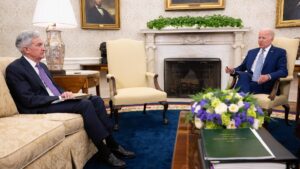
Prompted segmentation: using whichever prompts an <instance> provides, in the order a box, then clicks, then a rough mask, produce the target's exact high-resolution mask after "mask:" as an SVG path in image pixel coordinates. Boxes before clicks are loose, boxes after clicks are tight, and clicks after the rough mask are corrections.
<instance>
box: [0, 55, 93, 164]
mask: <svg viewBox="0 0 300 169" xmlns="http://www.w3.org/2000/svg"><path fill="white" fill-rule="evenodd" d="M14 59H16V58H8V57H0V70H1V73H0V97H1V101H0V168H1V169H8V168H9V169H18V168H30V169H31V168H34V169H35V168H36V169H47V168H49V169H50V168H51V169H56V168H59V169H67V168H83V166H84V164H85V163H86V161H87V160H88V159H90V157H91V156H92V155H93V154H95V153H96V151H97V150H96V147H95V146H94V144H93V143H92V142H91V140H90V139H89V138H88V137H87V134H86V132H85V130H84V129H83V120H82V118H81V115H78V114H70V113H63V112H57V113H53V114H32V115H28V114H19V113H18V111H17V108H16V105H15V103H14V101H13V99H12V97H11V95H10V93H9V89H8V88H7V85H6V82H5V69H6V66H7V65H8V64H9V63H10V62H11V61H12V60H14Z"/></svg>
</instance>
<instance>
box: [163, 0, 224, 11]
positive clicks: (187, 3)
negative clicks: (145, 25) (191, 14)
mask: <svg viewBox="0 0 300 169" xmlns="http://www.w3.org/2000/svg"><path fill="white" fill-rule="evenodd" d="M224 8H225V0H165V10H166V11H172V10H202V9H203V10H206V9H224Z"/></svg>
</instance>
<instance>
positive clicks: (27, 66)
mask: <svg viewBox="0 0 300 169" xmlns="http://www.w3.org/2000/svg"><path fill="white" fill-rule="evenodd" d="M21 63H22V65H23V66H24V68H25V70H26V71H27V72H28V73H29V74H30V76H29V77H30V78H32V80H33V81H35V82H37V83H39V85H40V86H41V87H43V88H44V89H45V90H46V88H45V85H44V84H43V82H42V80H41V79H40V77H39V76H38V74H37V73H36V72H35V70H34V69H33V67H32V66H31V65H30V64H29V63H28V61H27V60H26V59H25V58H24V56H22V57H21Z"/></svg>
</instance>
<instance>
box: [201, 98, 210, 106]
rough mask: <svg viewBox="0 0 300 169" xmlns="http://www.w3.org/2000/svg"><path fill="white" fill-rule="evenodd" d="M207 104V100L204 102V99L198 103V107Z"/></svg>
mask: <svg viewBox="0 0 300 169" xmlns="http://www.w3.org/2000/svg"><path fill="white" fill-rule="evenodd" d="M207 103H208V101H207V100H205V99H204V100H201V101H200V106H201V107H204V106H205V105H206V104H207Z"/></svg>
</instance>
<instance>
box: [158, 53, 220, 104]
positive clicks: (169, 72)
mask: <svg viewBox="0 0 300 169" xmlns="http://www.w3.org/2000/svg"><path fill="white" fill-rule="evenodd" d="M206 88H221V60H220V59H219V58H167V59H165V60H164V89H165V92H167V94H168V97H170V98H188V97H189V96H190V95H192V94H195V93H197V92H200V91H203V90H204V89H206Z"/></svg>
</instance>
